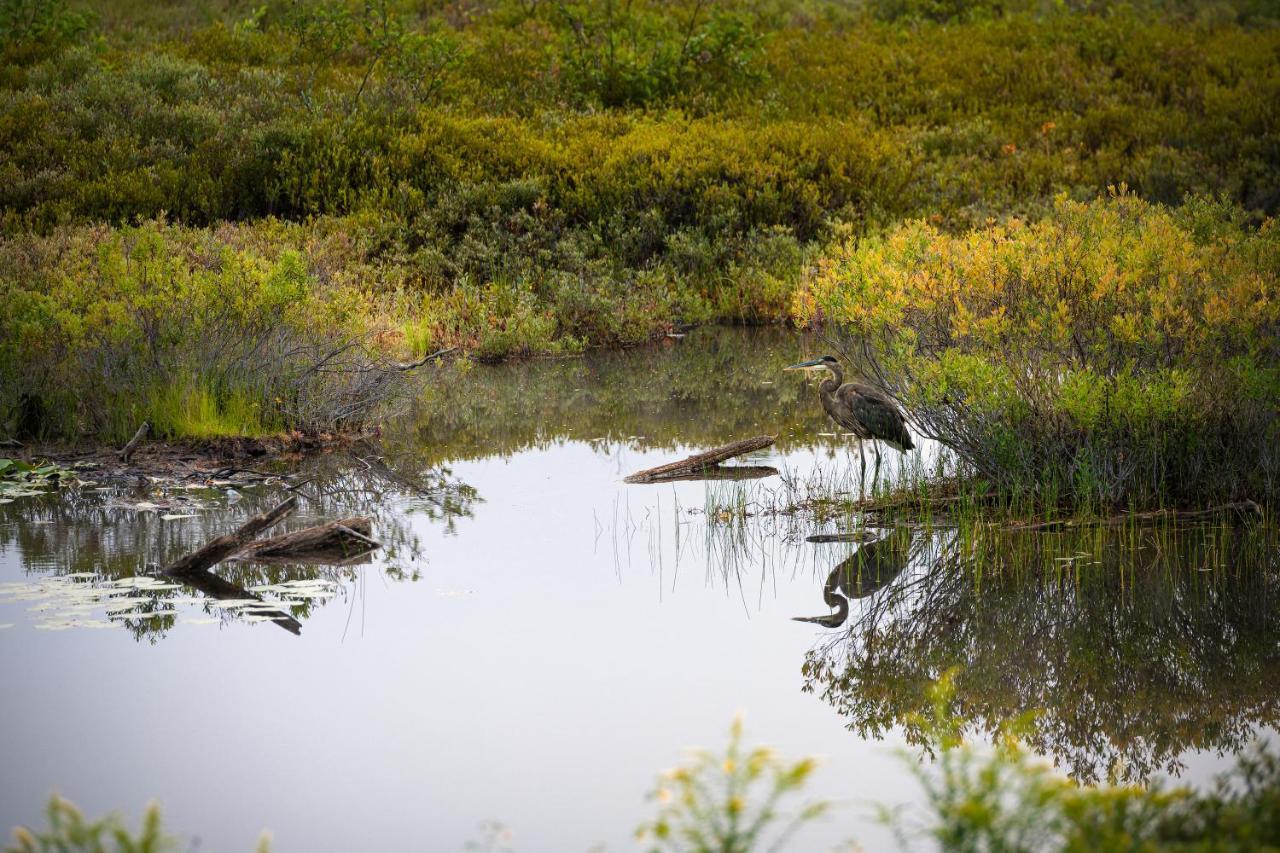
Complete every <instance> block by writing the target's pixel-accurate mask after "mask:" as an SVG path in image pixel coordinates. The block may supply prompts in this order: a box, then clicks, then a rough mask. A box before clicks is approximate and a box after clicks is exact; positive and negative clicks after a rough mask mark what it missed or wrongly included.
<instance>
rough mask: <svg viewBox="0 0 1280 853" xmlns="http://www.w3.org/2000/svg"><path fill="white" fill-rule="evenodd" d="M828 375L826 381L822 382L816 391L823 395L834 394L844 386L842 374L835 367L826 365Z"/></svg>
mask: <svg viewBox="0 0 1280 853" xmlns="http://www.w3.org/2000/svg"><path fill="white" fill-rule="evenodd" d="M827 370H829V371H830V374H829V375H828V376H827V378H826V379H824V380H822V384H821V385H819V386H818V390H819V391H821V392H822V393H823V394H834V393H836V389H837V388H839V387H840V386H841V385H843V384H844V373H843V372H842V371H841V370H840V368H839V367H838V366H836V365H830V364H829V365H827Z"/></svg>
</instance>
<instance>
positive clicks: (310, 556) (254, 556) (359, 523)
mask: <svg viewBox="0 0 1280 853" xmlns="http://www.w3.org/2000/svg"><path fill="white" fill-rule="evenodd" d="M372 533H373V519H371V518H340V519H338V520H336V521H330V522H328V523H326V524H318V525H316V526H315V527H307V528H305V529H303V530H295V531H293V532H292V533H283V534H281V535H279V536H272V537H271V538H269V539H261V540H259V541H257V542H253V543H250V544H249V545H248V546H247V547H246V548H245V550H244V551H242V552H241V553H240V554H239V555H238V556H237V557H236V559H238V560H268V561H271V562H284V561H294V560H300V561H304V562H315V561H318V560H325V559H326V558H333V559H335V560H338V561H346V560H349V559H351V558H352V557H357V556H361V555H364V554H367V553H369V552H370V551H372V550H374V549H375V548H380V547H382V543H381V542H379V541H377V540H376V539H373V538H372V536H371V534H372Z"/></svg>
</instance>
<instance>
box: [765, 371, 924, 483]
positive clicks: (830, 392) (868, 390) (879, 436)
mask: <svg viewBox="0 0 1280 853" xmlns="http://www.w3.org/2000/svg"><path fill="white" fill-rule="evenodd" d="M784 369H785V370H825V371H827V372H828V373H829V374H830V375H829V376H828V377H827V378H826V379H824V380H822V384H821V385H819V386H818V395H819V397H820V398H821V400H822V408H823V409H825V410H826V412H827V414H828V415H830V416H831V420H833V421H835V422H836V425H837V426H841V427H844V428H845V429H847V430H849V431H850V432H851V433H853V434H854V435H856V436H857V437H858V458H859V459H861V460H862V479H863V480H866V477H867V457H866V454H865V453H863V450H862V442H863V441H871V442H872V445H871V448H872V450H873V451H874V452H875V455H876V470H875V475H874V477H873V481H874V479H875V478H878V477H879V476H880V447H879V445H878V444H876V443H875V442H878V441H883V442H884V443H885V444H887V445H889V446H890V447H892V448H894V449H895V450H897V451H898V452H900V453H906V452H907V451H908V450H911V449H912V448H914V447H915V445H914V444H912V442H911V433H909V432H907V425H906V422H905V420H904V419H903V417H902V412H901V411H899V409H898V405H897V404H896V403H895V402H894V401H893V399H892V398H891V397H889V395H888V394H886V393H884V392H883V391H881V390H880V389H879V388H876V387H875V386H873V385H868V384H866V383H865V382H845V381H844V371H843V370H841V369H840V362H839V361H837V360H836V358H835V356H831V355H824V356H822V357H821V358H815V359H813V360H811V361H802V362H800V363H799V364H793V365H790V366H789V367H786V368H784ZM873 488H874V486H873Z"/></svg>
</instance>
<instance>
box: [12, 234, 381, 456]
mask: <svg viewBox="0 0 1280 853" xmlns="http://www.w3.org/2000/svg"><path fill="white" fill-rule="evenodd" d="M240 239H241V238H240V236H238V235H236V234H234V233H228V232H227V231H226V230H224V231H223V232H212V231H203V232H193V231H187V230H183V229H176V228H173V227H169V226H166V225H164V224H163V223H158V222H149V223H145V224H143V225H140V226H130V227H126V228H120V229H109V228H106V227H102V226H100V227H96V228H90V229H76V230H69V231H58V232H55V233H54V234H52V235H51V236H50V237H48V238H34V237H23V238H17V239H15V240H13V241H11V242H10V243H8V244H7V245H6V246H5V251H4V252H3V253H0V303H3V304H4V306H5V312H6V316H5V323H4V324H3V325H0V380H2V384H3V387H4V388H5V389H6V390H7V393H6V396H5V398H4V400H3V401H2V405H3V406H4V407H5V409H7V411H4V412H0V420H4V421H6V422H8V423H9V424H11V426H12V428H13V429H14V430H15V431H17V432H18V433H20V434H28V435H32V436H34V437H49V436H54V435H63V436H75V435H78V434H81V433H89V434H92V435H95V436H98V437H101V438H103V439H108V440H121V439H122V438H125V437H127V436H128V435H129V434H130V433H131V432H132V430H134V429H135V428H136V427H137V425H138V424H139V423H140V422H142V421H143V420H144V419H145V420H149V421H150V422H151V424H152V426H153V427H154V428H155V429H156V431H157V432H159V433H160V434H161V435H181V436H195V437H208V436H214V435H230V434H244V433H259V432H262V431H264V430H270V429H281V428H284V427H292V428H299V429H305V430H309V431H323V430H336V429H341V428H343V427H346V426H350V425H352V424H355V423H359V422H360V421H361V420H362V419H363V418H364V417H365V416H367V415H368V414H370V412H371V410H372V409H373V408H374V407H376V406H377V405H378V404H379V403H382V402H385V401H386V400H387V399H388V398H389V397H390V396H391V395H392V393H393V388H392V386H393V385H394V384H396V381H395V379H394V377H393V376H392V375H391V374H393V373H394V372H395V371H394V369H393V368H392V367H391V365H390V364H389V362H388V360H387V359H386V358H385V357H384V355H383V354H382V352H381V350H380V349H379V348H378V347H377V346H375V345H374V339H373V337H372V333H373V332H375V331H376V330H375V329H374V328H372V326H371V325H370V323H369V320H368V319H367V318H366V316H365V314H364V313H363V312H364V309H365V304H366V303H365V300H364V299H363V297H362V296H361V295H360V294H359V293H358V292H356V291H355V290H354V289H353V288H351V287H348V286H343V285H333V286H323V285H322V284H321V282H319V281H318V280H317V279H316V278H315V276H314V275H313V274H312V273H311V272H310V271H309V270H308V268H307V265H306V263H305V261H304V259H303V257H302V255H301V254H300V253H299V252H297V251H293V250H283V251H281V250H279V249H278V248H276V247H274V246H268V247H267V248H266V249H262V248H260V247H255V246H252V245H248V246H243V247H235V245H234V244H235V243H236V242H239V241H240Z"/></svg>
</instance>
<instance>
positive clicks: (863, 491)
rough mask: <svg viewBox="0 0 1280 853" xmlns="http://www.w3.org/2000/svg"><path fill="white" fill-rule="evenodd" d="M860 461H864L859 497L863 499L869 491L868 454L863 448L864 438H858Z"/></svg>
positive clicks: (859, 478) (859, 475)
mask: <svg viewBox="0 0 1280 853" xmlns="http://www.w3.org/2000/svg"><path fill="white" fill-rule="evenodd" d="M858 461H859V462H861V463H862V467H861V468H860V473H859V474H858V499H859V500H861V499H862V498H863V497H865V496H866V491H867V454H866V453H865V452H864V451H863V449H862V439H858Z"/></svg>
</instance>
